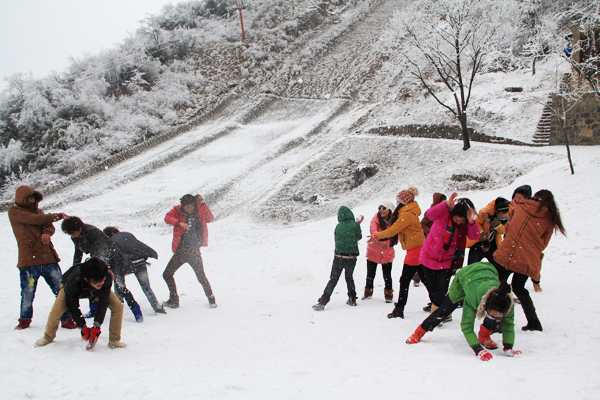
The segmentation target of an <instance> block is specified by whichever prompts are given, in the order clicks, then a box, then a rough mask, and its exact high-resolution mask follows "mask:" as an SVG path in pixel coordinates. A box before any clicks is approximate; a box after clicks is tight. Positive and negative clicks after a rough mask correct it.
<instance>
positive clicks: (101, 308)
mask: <svg viewBox="0 0 600 400" xmlns="http://www.w3.org/2000/svg"><path fill="white" fill-rule="evenodd" d="M112 281H113V275H112V273H111V271H110V270H109V269H108V267H107V265H106V263H105V262H104V261H103V260H101V259H99V258H96V257H92V258H90V259H89V260H87V261H86V262H84V263H82V264H77V265H75V266H73V267H71V268H70V269H69V270H68V271H67V272H65V273H64V274H63V279H62V288H61V289H60V292H58V295H57V296H56V300H55V302H54V305H53V306H52V310H51V311H50V315H49V316H48V323H47V324H46V330H45V332H44V337H43V338H41V339H40V340H38V341H37V342H35V344H36V346H38V347H39V346H46V345H47V344H49V343H51V342H53V341H54V338H55V337H56V331H57V330H58V325H59V321H60V316H61V315H62V314H63V313H64V312H65V310H67V309H68V310H69V311H70V312H71V315H72V317H73V320H74V321H75V324H76V325H77V327H78V328H80V329H81V336H82V337H83V339H84V340H87V341H89V343H90V345H89V348H91V347H93V345H94V344H95V342H96V340H97V339H98V336H99V335H100V327H101V326H102V323H103V322H104V316H105V315H106V309H107V308H110V312H111V315H110V324H109V328H108V331H109V336H108V347H110V348H111V349H116V348H122V347H125V346H126V344H124V343H122V342H121V324H122V321H123V303H122V302H121V300H119V298H118V297H117V296H116V295H115V294H114V293H113V292H112V291H111V290H110V288H111V286H112ZM79 299H90V300H91V301H92V302H94V303H95V304H96V305H97V310H96V315H95V317H94V325H93V327H92V328H88V327H87V326H86V323H85V319H84V318H83V315H82V314H81V310H80V309H79Z"/></svg>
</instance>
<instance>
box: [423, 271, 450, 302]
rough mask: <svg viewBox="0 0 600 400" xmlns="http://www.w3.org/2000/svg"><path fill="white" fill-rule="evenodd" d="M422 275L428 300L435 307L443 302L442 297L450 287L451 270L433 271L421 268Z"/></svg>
mask: <svg viewBox="0 0 600 400" xmlns="http://www.w3.org/2000/svg"><path fill="white" fill-rule="evenodd" d="M423 275H424V277H425V282H426V285H425V286H426V287H427V291H428V292H429V300H430V301H431V303H432V305H436V306H437V307H439V306H440V304H442V301H444V296H446V294H447V293H448V287H449V286H450V278H452V270H451V269H439V270H433V269H429V268H427V266H423Z"/></svg>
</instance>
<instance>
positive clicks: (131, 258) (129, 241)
mask: <svg viewBox="0 0 600 400" xmlns="http://www.w3.org/2000/svg"><path fill="white" fill-rule="evenodd" d="M103 232H104V233H105V234H106V236H108V237H109V238H111V239H112V241H113V242H115V243H116V244H117V245H118V246H119V247H120V248H121V253H122V254H123V256H124V257H125V269H124V270H123V273H124V274H125V275H129V274H135V277H136V278H137V280H138V282H139V283H140V287H141V288H142V290H143V291H144V294H145V295H146V298H147V299H148V301H149V302H150V305H151V306H152V309H153V310H154V312H155V313H157V314H166V312H165V308H164V307H163V306H162V305H161V304H160V303H159V302H158V300H157V299H156V296H155V295H154V291H153V290H152V287H150V279H149V278H148V258H154V259H155V260H157V259H158V253H157V252H156V251H155V250H154V249H153V248H152V247H150V246H148V245H147V244H145V243H142V242H140V241H139V240H138V239H137V238H136V237H135V236H134V235H133V234H131V233H129V232H121V231H119V228H117V227H114V226H107V227H106V228H104V230H103Z"/></svg>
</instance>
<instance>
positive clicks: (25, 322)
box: [15, 318, 31, 331]
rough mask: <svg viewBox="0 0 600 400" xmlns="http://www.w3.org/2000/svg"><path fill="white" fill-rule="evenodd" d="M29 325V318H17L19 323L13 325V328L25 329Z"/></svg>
mask: <svg viewBox="0 0 600 400" xmlns="http://www.w3.org/2000/svg"><path fill="white" fill-rule="evenodd" d="M29 325H31V320H30V319H23V318H19V325H17V326H15V330H17V331H20V330H22V329H27V328H29Z"/></svg>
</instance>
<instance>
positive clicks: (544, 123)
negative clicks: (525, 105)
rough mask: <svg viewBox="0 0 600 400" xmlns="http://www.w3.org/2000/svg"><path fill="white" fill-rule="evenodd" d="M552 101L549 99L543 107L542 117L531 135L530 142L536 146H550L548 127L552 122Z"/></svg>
mask: <svg viewBox="0 0 600 400" xmlns="http://www.w3.org/2000/svg"><path fill="white" fill-rule="evenodd" d="M551 106H552V100H551V99H549V100H548V101H547V102H546V104H545V105H544V109H543V111H542V116H541V117H540V120H539V122H538V124H537V128H536V130H535V134H534V135H533V139H532V142H533V143H535V144H538V145H543V146H549V145H550V131H551V129H550V126H551V120H552V115H553V114H552V109H551Z"/></svg>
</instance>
